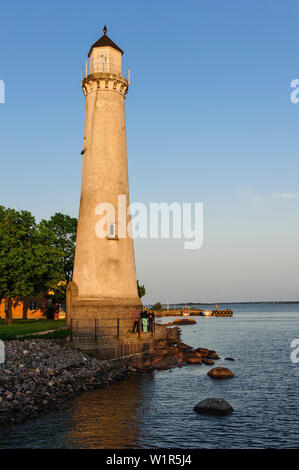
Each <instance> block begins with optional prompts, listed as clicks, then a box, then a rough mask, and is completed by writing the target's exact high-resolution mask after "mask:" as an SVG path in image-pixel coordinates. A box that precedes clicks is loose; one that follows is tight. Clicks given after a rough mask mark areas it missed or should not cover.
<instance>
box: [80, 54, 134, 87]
mask: <svg viewBox="0 0 299 470" xmlns="http://www.w3.org/2000/svg"><path fill="white" fill-rule="evenodd" d="M92 73H112V74H115V75H119V76H121V77H124V78H125V79H126V80H127V81H128V82H129V85H130V69H129V68H128V67H127V66H126V65H124V64H120V62H115V61H111V60H109V61H107V62H101V61H96V60H92V59H91V60H87V61H86V62H84V64H83V65H82V67H81V82H82V80H83V79H84V78H86V77H88V75H90V74H92Z"/></svg>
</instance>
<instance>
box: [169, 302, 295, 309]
mask: <svg viewBox="0 0 299 470" xmlns="http://www.w3.org/2000/svg"><path fill="white" fill-rule="evenodd" d="M215 303H217V305H252V304H255V305H265V304H270V305H273V304H299V300H265V301H257V302H235V301H234V302H181V303H176V302H170V303H169V308H171V306H172V305H175V306H176V307H178V306H182V307H184V306H185V305H187V306H191V305H215ZM163 305H166V304H163Z"/></svg>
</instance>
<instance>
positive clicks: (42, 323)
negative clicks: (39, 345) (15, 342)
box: [0, 320, 65, 341]
mask: <svg viewBox="0 0 299 470" xmlns="http://www.w3.org/2000/svg"><path fill="white" fill-rule="evenodd" d="M62 326H65V320H14V322H13V323H12V325H6V324H5V323H4V320H0V339H2V340H4V341H9V340H12V339H16V337H17V336H18V335H27V334H30V333H32V334H34V333H37V332H38V331H46V330H54V329H55V330H56V329H57V328H61V327H62ZM58 333H60V332H57V334H58ZM62 333H63V332H61V334H62ZM50 335H51V334H49V336H48V335H46V336H41V338H47V337H51V336H50ZM64 335H65V332H64ZM52 336H53V335H52ZM58 336H59V335H58ZM62 336H63V335H62ZM54 337H55V335H54Z"/></svg>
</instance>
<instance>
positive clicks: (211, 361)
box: [202, 357, 215, 366]
mask: <svg viewBox="0 0 299 470" xmlns="http://www.w3.org/2000/svg"><path fill="white" fill-rule="evenodd" d="M202 362H203V364H206V365H207V366H212V365H213V364H215V362H214V361H213V359H207V358H206V357H203V358H202Z"/></svg>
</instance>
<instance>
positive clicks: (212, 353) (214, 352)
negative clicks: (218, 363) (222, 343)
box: [208, 351, 219, 360]
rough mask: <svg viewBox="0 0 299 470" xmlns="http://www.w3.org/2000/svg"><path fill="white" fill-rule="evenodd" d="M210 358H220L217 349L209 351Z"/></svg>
mask: <svg viewBox="0 0 299 470" xmlns="http://www.w3.org/2000/svg"><path fill="white" fill-rule="evenodd" d="M208 359H216V360H217V359H219V356H218V354H217V353H216V351H209V354H208Z"/></svg>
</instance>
